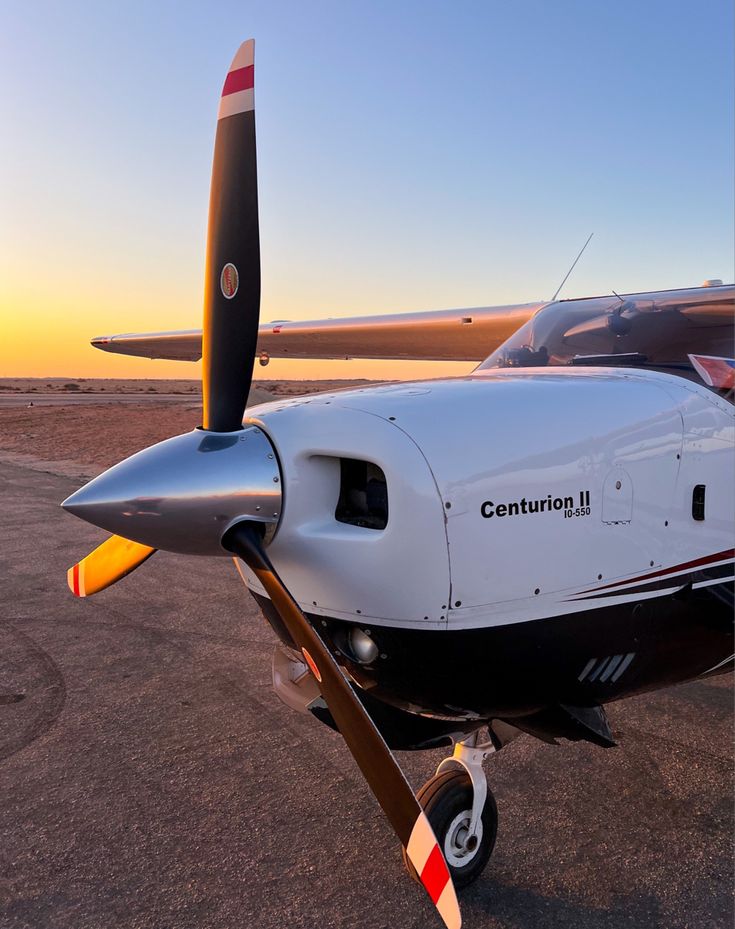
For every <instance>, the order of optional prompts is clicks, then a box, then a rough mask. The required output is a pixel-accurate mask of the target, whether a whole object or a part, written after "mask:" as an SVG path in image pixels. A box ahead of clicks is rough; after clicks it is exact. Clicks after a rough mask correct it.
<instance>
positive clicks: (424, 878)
mask: <svg viewBox="0 0 735 929" xmlns="http://www.w3.org/2000/svg"><path fill="white" fill-rule="evenodd" d="M448 880H449V869H448V868H447V863H446V861H444V856H443V855H442V853H441V849H440V848H439V846H438V845H435V846H434V847H433V848H432V850H431V854H430V855H429V857H428V858H427V859H426V864H425V865H424V868H423V870H422V872H421V883H422V884H423V885H424V887H425V888H426V891H427V893H428V894H429V896H430V897H431V902H432V903H433V904H435V905H436V901H437V900H438V899H439V897H441V895H442V891H443V890H444V888H445V887H446V886H447V881H448Z"/></svg>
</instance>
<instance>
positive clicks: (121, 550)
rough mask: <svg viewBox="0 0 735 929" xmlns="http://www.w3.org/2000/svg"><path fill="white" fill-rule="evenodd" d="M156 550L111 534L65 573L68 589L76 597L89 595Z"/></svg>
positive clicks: (126, 571) (127, 572) (116, 579)
mask: <svg viewBox="0 0 735 929" xmlns="http://www.w3.org/2000/svg"><path fill="white" fill-rule="evenodd" d="M155 551H156V549H155V548H150V547H149V546H148V545H141V544H140V543H139V542H131V541H130V539H124V538H123V537H122V536H121V535H111V536H110V538H109V539H106V540H105V541H104V542H103V543H102V545H98V546H97V548H95V549H94V551H91V552H90V553H89V554H88V555H87V557H86V558H82V560H81V561H79V562H77V564H75V565H74V566H73V567H71V568H69V570H68V571H67V572H66V580H67V583H68V584H69V589H70V590H71V592H72V593H73V594H74V595H75V596H77V597H91V596H92V594H96V593H99V591H100V590H104V589H105V587H110V586H111V585H112V584H115V583H116V582H117V581H119V580H121V578H123V577H125V576H126V575H127V574H130V572H131V571H134V570H135V569H136V568H137V567H139V566H140V565H142V564H143V562H144V561H147V560H148V558H150V557H151V555H152V554H153V553H154V552H155Z"/></svg>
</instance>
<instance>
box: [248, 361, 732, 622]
mask: <svg viewBox="0 0 735 929" xmlns="http://www.w3.org/2000/svg"><path fill="white" fill-rule="evenodd" d="M247 422H249V423H253V424H256V425H258V426H259V427H260V428H261V429H262V430H263V431H264V432H265V433H266V434H267V436H268V437H269V438H270V440H271V442H272V443H273V446H274V447H275V449H276V452H277V454H278V458H279V462H280V467H281V472H282V479H283V493H284V498H283V510H282V514H281V520H280V523H279V527H278V530H277V532H276V535H275V538H274V539H273V541H272V542H271V544H270V546H269V553H270V556H271V558H272V560H273V562H274V564H275V565H276V567H277V569H278V571H279V572H280V573H281V575H282V577H283V578H284V580H285V582H286V583H287V585H288V587H289V589H290V590H291V591H292V593H293V595H294V597H295V598H296V600H297V601H298V602H299V604H300V605H301V606H302V608H303V609H304V610H306V611H308V612H309V613H311V614H313V615H317V616H319V615H323V616H329V617H333V618H336V619H343V620H349V621H353V622H355V621H356V622H364V623H369V624H371V625H375V626H381V625H383V626H394V627H403V628H415V629H435V630H440V629H443V630H451V629H456V630H459V629H472V628H483V627H488V626H498V625H503V624H508V623H515V622H523V621H527V620H530V619H538V618H543V617H552V616H556V615H560V614H569V613H573V612H575V611H579V610H583V609H587V610H588V609H590V608H591V607H593V606H594V605H595V603H594V602H593V601H594V600H595V598H596V597H597V596H598V595H597V594H596V593H595V592H596V591H599V590H603V589H604V590H605V595H604V598H603V600H602V601H601V602H600V604H599V605H603V603H604V605H605V606H610V605H613V604H615V603H620V602H625V600H626V597H628V596H631V595H629V594H626V585H627V586H628V587H629V588H631V589H632V587H631V585H634V584H635V586H636V589H637V588H639V587H640V582H641V579H644V578H647V577H651V578H653V577H654V576H659V575H661V576H663V577H664V578H665V579H667V580H670V581H671V586H672V587H675V586H676V577H677V575H679V574H682V573H683V572H684V568H683V567H682V570H681V571H679V570H678V567H677V566H685V565H687V564H689V563H690V562H693V561H696V560H698V559H710V561H709V562H708V564H709V565H717V564H719V563H721V562H723V561H727V560H728V559H727V558H726V557H724V556H723V558H722V559H721V560H720V561H719V562H718V560H717V558H716V557H715V559H714V561H713V560H711V556H716V555H717V554H718V553H726V552H727V551H728V550H732V548H733V544H734V539H733V535H734V529H733V527H734V526H735V486H734V484H733V480H732V475H733V473H734V470H735V452H734V445H733V437H734V435H735V410H734V408H733V406H732V405H731V404H729V403H727V402H726V401H724V400H722V399H720V398H719V397H717V396H716V395H715V394H713V393H711V392H710V391H708V390H706V389H705V388H703V387H699V386H698V385H696V384H693V383H691V382H689V381H685V380H683V379H681V378H678V377H674V376H670V375H666V374H660V373H652V372H646V371H640V370H630V369H626V370H622V369H610V368H602V369H595V368H586V369H573V370H570V369H569V368H565V369H554V368H546V369H543V370H539V369H526V370H523V369H512V370H505V371H502V370H501V371H487V372H485V371H483V372H479V373H478V374H475V375H471V376H468V377H463V378H457V379H451V380H439V381H428V382H421V383H412V384H401V385H388V386H384V387H373V388H365V389H360V390H351V391H344V392H337V393H332V394H322V395H318V396H312V397H308V398H302V399H296V400H289V401H285V402H276V403H270V404H266V405H263V406H260V407H255V408H253V409H251V410H250V411H249V417H248V419H247ZM340 458H349V459H361V460H366V461H369V462H372V463H374V464H376V465H378V466H379V467H380V468H381V469H382V471H383V472H384V474H385V482H386V486H387V495H388V509H389V515H388V519H387V523H386V525H385V528H384V529H381V530H376V529H372V528H366V527H362V526H355V525H349V524H345V523H343V522H339V521H338V520H337V519H336V518H335V508H336V504H337V500H338V498H339V495H340ZM701 485H703V486H704V487H705V501H706V502H705V518H704V519H703V520H696V519H694V518H693V515H692V505H693V500H692V497H693V491H694V488H695V487H696V486H701ZM731 558H732V556H731V555H730V560H731ZM671 568H673V569H674V570H673V571H672V570H670V569H671ZM246 577H247V582H248V584H249V586H251V588H252V589H253V590H254V591H256V592H259V593H262V589H261V588H260V587H259V585H258V584H257V582H256V581H255V579H254V577H252V576H248V575H247V574H246ZM700 583H702V584H704V583H707V581H706V580H702V581H701V582H700ZM657 595H659V594H658V593H657V592H656V591H652V592H643V593H640V592H638V593H636V595H635V596H636V597H637V599H639V600H640V599H641V598H645V597H649V596H650V597H655V596H657Z"/></svg>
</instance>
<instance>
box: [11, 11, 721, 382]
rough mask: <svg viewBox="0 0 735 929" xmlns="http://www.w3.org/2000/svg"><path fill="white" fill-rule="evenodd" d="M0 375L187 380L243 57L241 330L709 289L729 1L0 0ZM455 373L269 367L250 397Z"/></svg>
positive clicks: (716, 235)
mask: <svg viewBox="0 0 735 929" xmlns="http://www.w3.org/2000/svg"><path fill="white" fill-rule="evenodd" d="M0 11H1V12H2V29H1V30H0V80H1V83H2V87H3V93H2V95H0V125H2V136H1V138H2V144H1V145H0V327H1V328H0V376H2V377H9V376H81V377H93V376H110V377H189V376H191V377H197V376H198V373H199V365H192V364H186V363H182V362H178V363H177V362H161V361H148V360H144V359H131V358H125V357H123V356H114V355H107V354H105V353H102V352H99V351H96V350H94V349H92V348H91V347H90V346H89V339H90V338H91V337H93V336H96V335H102V334H110V333H115V332H130V331H146V330H158V329H180V328H194V327H198V326H199V325H200V316H201V300H202V282H203V270H204V242H205V234H206V216H207V203H208V188H209V175H210V169H211V158H212V145H213V139H214V129H215V119H216V111H217V104H218V97H219V92H220V89H221V86H222V82H223V79H224V75H225V73H226V71H227V68H228V66H229V63H230V60H231V58H232V55H233V54H234V52H235V50H236V49H237V47H238V45H239V44H240V42H241V41H242V40H243V39H245V38H248V37H250V36H254V37H255V40H256V118H257V131H258V166H259V188H260V225H261V254H262V272H263V299H262V307H261V319H262V320H264V321H265V320H270V319H309V318H321V317H326V316H347V315H355V314H369V313H385V312H392V311H396V312H399V311H408V310H428V309H440V308H445V307H460V306H481V305H492V304H496V303H515V302H523V301H527V300H541V299H545V298H546V299H548V298H549V297H550V296H551V294H552V293H553V292H554V290H555V289H556V287H557V285H558V284H559V282H560V280H561V278H562V277H563V275H564V273H565V271H566V270H567V268H568V266H569V265H570V264H571V261H572V259H573V258H574V256H575V254H576V253H577V251H578V250H579V248H580V247H581V245H582V244H583V242H584V241H585V239H586V238H587V236H588V234H589V233H590V232H594V233H595V237H594V238H593V240H592V243H591V244H590V247H589V249H588V250H587V252H586V254H585V256H584V257H583V259H582V261H581V262H580V264H579V266H578V268H577V270H576V271H575V272H574V275H573V276H572V278H571V279H570V282H569V284H568V285H567V287H566V288H565V291H564V296H584V295H588V294H596V293H609V292H610V291H612V290H613V289H614V290H617V291H619V292H634V291H641V290H651V289H663V288H672V287H687V286H694V285H697V284H699V283H701V282H702V280H704V279H705V278H722V279H723V280H725V281H726V282H727V281H732V280H733V277H734V276H735V275H734V270H733V228H732V211H733V77H732V75H733V48H732V45H733V43H732V35H733V14H732V4H731V2H730V0H699V2H697V3H693V2H689V0H686V2H684V0H666V2H664V0H646V2H643V3H641V2H640V0H635V2H634V0H616V2H614V3H613V2H607V3H606V2H591V0H554V2H548V0H513V2H509V0H482V2H473V0H463V2H456V3H447V2H434V0H422V2H400V0H393V2H380V0H378V2H369V3H368V2H366V0H363V2H359V3H358V2H347V0H339V2H338V0H333V2H332V0H314V2H306V3H305V2H297V0H291V2H285V0H284V2H280V0H270V2H262V3H250V2H245V0H239V2H217V0H212V2H208V3H206V4H205V3H187V2H168V0H155V2H151V0H148V2H137V0H126V2H124V3H119V2H114V3H113V2H97V3H93V2H84V3H82V2H75V0H68V2H65V3H56V2H53V3H51V2H43V0H37V2H34V3H26V2H15V0H0ZM471 367H472V365H464V366H461V367H460V368H458V369H457V368H455V366H446V365H444V366H439V365H428V364H419V365H409V364H406V363H405V362H403V363H395V362H394V363H384V362H361V361H352V362H344V361H343V362H324V361H320V362H309V363H304V362H298V361H278V360H274V361H272V362H271V364H270V365H269V366H268V367H267V368H263V369H258V368H256V376H261V377H267V378H274V377H413V376H423V375H424V374H428V375H433V374H436V373H440V372H443V371H447V372H448V371H452V370H460V371H462V370H468V369H469V368H471Z"/></svg>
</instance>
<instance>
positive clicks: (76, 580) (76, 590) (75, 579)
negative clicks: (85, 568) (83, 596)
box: [72, 563, 79, 597]
mask: <svg viewBox="0 0 735 929" xmlns="http://www.w3.org/2000/svg"><path fill="white" fill-rule="evenodd" d="M72 580H73V582H74V596H75V597H78V596H79V564H78V563H77V564H75V565H74V570H73V571H72Z"/></svg>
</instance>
